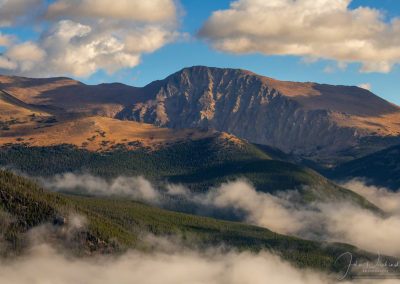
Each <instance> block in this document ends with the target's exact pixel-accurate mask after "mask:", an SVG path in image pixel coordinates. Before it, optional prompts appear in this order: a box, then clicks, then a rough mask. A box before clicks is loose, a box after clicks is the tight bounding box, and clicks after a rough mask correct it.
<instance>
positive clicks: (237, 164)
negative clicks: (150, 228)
mask: <svg viewBox="0 0 400 284" xmlns="http://www.w3.org/2000/svg"><path fill="white" fill-rule="evenodd" d="M119 123H128V124H131V123H133V122H119ZM51 129H52V127H49V128H46V130H47V131H51ZM167 131H169V132H170V134H169V136H171V137H174V139H177V138H178V137H175V136H173V135H172V133H174V132H176V131H174V130H168V129H167ZM192 131H193V132H195V130H192ZM95 134H96V135H99V134H98V132H96V133H95ZM203 135H204V136H203V137H201V133H200V134H192V137H189V138H188V137H185V138H184V139H182V140H176V141H173V140H166V141H164V142H161V143H157V144H144V143H142V142H140V141H135V140H134V141H129V140H128V141H126V142H124V143H127V144H111V143H109V144H107V143H105V144H107V145H104V147H103V148H101V149H95V148H96V147H94V148H93V149H91V147H89V146H88V145H83V146H79V147H78V146H76V145H71V144H59V145H52V143H53V140H52V139H47V140H45V139H43V140H40V141H41V143H42V146H32V145H30V144H29V143H30V142H32V141H30V140H27V141H26V142H25V141H20V142H16V141H15V142H14V143H10V144H6V145H4V146H3V147H0V166H2V167H6V168H11V169H13V170H17V171H19V172H23V173H25V174H28V175H30V176H34V177H52V176H54V175H57V174H63V173H70V172H72V173H76V174H82V173H89V174H92V175H94V176H99V177H102V178H105V179H113V178H117V177H119V176H143V177H145V178H147V179H149V180H150V181H152V182H153V183H154V184H155V185H157V186H158V187H164V186H165V185H166V184H168V183H173V184H181V185H185V186H186V187H188V188H189V189H191V190H192V191H196V192H204V191H207V190H209V189H210V188H213V187H217V186H219V185H221V184H222V183H224V182H227V181H232V180H236V179H238V178H245V179H247V180H248V181H249V182H251V183H252V184H253V185H254V186H255V188H256V189H257V190H258V191H262V192H269V193H276V192H278V191H288V190H297V191H298V192H299V193H300V195H299V197H300V198H299V200H298V201H299V202H301V203H309V202H312V201H315V200H320V201H341V200H342V201H346V202H349V201H352V202H354V203H356V204H359V205H360V206H362V207H365V208H368V209H372V210H373V211H380V210H379V209H377V208H376V207H375V206H374V205H373V204H371V203H369V202H368V201H367V200H365V199H364V198H362V197H361V196H359V195H357V194H355V193H353V192H352V191H349V190H347V189H344V188H342V187H340V186H337V185H336V184H334V183H333V182H331V181H329V180H328V179H326V178H325V177H323V176H321V175H320V174H318V173H317V172H315V171H313V170H311V169H309V168H307V167H304V166H300V165H296V164H293V163H290V162H287V161H284V160H281V159H276V158H275V155H276V151H271V154H269V150H268V149H265V148H264V149H260V148H258V147H257V146H255V145H252V144H250V143H248V142H246V141H244V140H240V139H238V138H236V137H234V136H232V135H229V134H226V133H219V132H215V133H207V132H205V133H203ZM48 137H53V134H52V133H51V132H48ZM78 137H79V136H78ZM85 137H86V136H85ZM89 137H91V135H89ZM155 137H156V136H155ZM100 138H101V139H107V138H102V137H101V136H100ZM97 139H98V138H97ZM156 139H158V138H155V139H154V140H156ZM75 140H77V139H75V138H74V137H73V136H71V137H68V138H66V139H65V141H75ZM0 141H1V140H0ZM33 141H34V140H33ZM46 141H47V142H48V143H49V145H45V142H46ZM95 141H96V140H94V142H93V143H97V142H95ZM156 141H157V140H156ZM32 143H34V142H32ZM125 145H126V146H125ZM130 145H133V146H130ZM177 210H178V211H188V210H190V208H177Z"/></svg>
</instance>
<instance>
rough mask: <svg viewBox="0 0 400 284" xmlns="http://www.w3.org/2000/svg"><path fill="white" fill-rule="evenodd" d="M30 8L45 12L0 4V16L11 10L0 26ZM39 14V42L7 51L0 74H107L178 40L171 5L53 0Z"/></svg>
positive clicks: (167, 1) (33, 1) (33, 0)
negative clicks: (100, 71) (99, 71)
mask: <svg viewBox="0 0 400 284" xmlns="http://www.w3.org/2000/svg"><path fill="white" fill-rule="evenodd" d="M11 3H12V4H11ZM32 6H35V7H36V6H44V7H45V5H44V1H39V0H29V1H14V0H13V1H11V0H2V1H0V11H1V12H0V13H3V11H4V13H6V12H7V11H11V12H7V15H9V16H7V17H4V20H3V17H2V14H0V19H1V20H2V21H4V23H3V25H6V24H7V25H11V24H15V23H14V22H12V21H11V20H12V19H14V18H15V17H16V16H17V15H18V14H22V15H24V14H27V15H29V14H30V12H29V11H31V9H32ZM42 10H43V13H42V14H41V15H40V16H38V17H36V21H37V22H39V24H38V25H39V26H40V27H42V28H43V30H42V32H41V34H40V37H39V39H38V40H37V41H28V42H22V43H14V44H12V45H11V46H9V48H8V49H6V51H5V52H4V53H3V54H2V55H0V71H1V72H2V73H6V74H19V75H27V76H34V77H40V76H49V75H51V76H57V75H60V76H61V75H73V76H78V77H87V76H90V75H91V74H94V73H95V72H97V71H98V70H103V71H106V72H108V73H113V72H116V71H118V70H120V69H123V68H131V67H135V66H136V65H138V64H139V63H140V58H141V56H142V54H144V53H149V52H153V51H155V50H157V49H159V48H160V47H162V46H164V45H165V44H167V43H169V42H171V41H173V40H175V39H176V38H177V37H178V36H179V35H178V32H177V27H178V19H177V13H178V8H177V7H176V5H175V2H174V1H173V0H155V1H140V0H129V1H127V0H121V1H112V0H100V1H93V0H72V1H64V0H58V1H55V2H54V3H52V4H51V5H49V6H47V7H45V8H43V9H42ZM10 15H11V16H10ZM8 17H9V18H10V19H11V20H8ZM0 23H1V22H0ZM43 23H46V25H41V24H43Z"/></svg>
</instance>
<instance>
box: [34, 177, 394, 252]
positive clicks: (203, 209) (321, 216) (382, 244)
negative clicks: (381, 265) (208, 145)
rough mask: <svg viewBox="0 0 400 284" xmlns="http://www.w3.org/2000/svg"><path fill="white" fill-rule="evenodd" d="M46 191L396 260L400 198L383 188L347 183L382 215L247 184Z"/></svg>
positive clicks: (56, 184) (54, 185) (99, 183)
mask: <svg viewBox="0 0 400 284" xmlns="http://www.w3.org/2000/svg"><path fill="white" fill-rule="evenodd" d="M42 183H43V184H44V185H45V187H47V188H49V189H52V190H55V191H63V192H70V193H77V192H78V193H83V194H90V195H102V196H104V195H107V196H126V197H129V198H132V199H138V200H143V201H145V202H148V203H150V204H153V205H157V206H161V207H163V208H166V209H171V210H177V211H183V212H189V213H193V214H198V215H206V216H211V217H217V218H225V219H232V220H240V221H244V222H247V223H249V224H254V225H258V226H261V227H265V228H268V229H270V230H272V231H275V232H278V233H282V234H287V235H293V236H298V237H301V238H306V239H312V240H319V241H321V240H322V241H331V242H343V243H350V244H353V245H355V246H357V247H359V248H362V249H365V250H367V251H371V252H373V253H382V254H386V255H393V256H400V209H399V208H400V195H399V194H396V193H390V192H389V191H387V190H384V189H377V188H373V187H367V190H365V187H363V186H362V184H361V183H357V182H353V183H352V184H346V187H350V188H351V189H353V190H354V191H356V192H357V193H359V194H360V195H362V196H364V197H366V198H367V199H368V200H370V201H371V202H373V203H375V204H376V205H378V206H379V207H381V208H382V209H384V210H386V211H387V213H388V214H387V216H380V215H377V214H375V213H374V212H371V211H370V210H368V209H365V208H361V207H360V206H358V205H357V204H354V203H350V202H345V201H341V202H331V203H325V202H311V203H309V204H303V203H300V202H298V200H300V198H301V197H300V195H299V194H300V193H299V192H297V191H287V192H281V193H278V194H276V195H272V194H269V193H263V192H258V191H256V190H255V188H254V187H253V186H252V185H251V183H249V182H248V181H246V180H237V181H232V182H228V183H224V184H222V185H221V186H219V187H216V188H211V189H209V190H208V191H207V192H206V193H195V192H192V191H190V190H189V189H187V188H186V187H184V186H183V185H177V184H167V185H165V186H161V188H156V187H154V186H152V184H151V183H150V182H149V181H147V180H146V179H144V178H142V177H138V178H136V177H118V178H116V179H113V180H110V181H106V180H104V179H102V178H99V177H94V176H91V175H75V174H72V173H67V174H63V175H59V176H56V177H54V178H52V179H46V180H42Z"/></svg>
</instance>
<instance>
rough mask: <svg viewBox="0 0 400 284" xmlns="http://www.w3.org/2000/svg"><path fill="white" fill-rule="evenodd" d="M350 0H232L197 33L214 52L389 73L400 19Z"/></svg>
mask: <svg viewBox="0 0 400 284" xmlns="http://www.w3.org/2000/svg"><path fill="white" fill-rule="evenodd" d="M350 3H351V0H296V1H294V0H273V1H263V0H237V1H233V2H232V3H231V5H230V8H229V9H227V10H219V11H215V12H214V13H213V14H212V16H211V17H210V18H209V19H208V20H207V22H206V23H205V24H204V26H203V27H202V29H201V31H200V33H199V34H200V36H201V37H203V38H205V39H206V40H208V41H209V42H210V43H211V44H212V45H213V46H214V47H215V48H216V49H218V50H222V51H227V52H231V53H237V54H243V53H254V52H260V53H263V54H267V55H295V56H302V57H306V58H315V59H320V58H323V59H331V60H336V61H339V62H345V63H351V62H359V63H361V64H362V67H361V71H362V72H375V71H376V72H389V71H391V69H392V67H393V66H394V65H395V64H397V63H399V62H400V48H399V43H400V19H397V18H395V19H392V20H391V21H390V22H389V23H386V22H385V21H384V15H383V13H382V12H381V11H378V10H375V9H372V8H368V7H359V8H357V9H350V8H349V5H350Z"/></svg>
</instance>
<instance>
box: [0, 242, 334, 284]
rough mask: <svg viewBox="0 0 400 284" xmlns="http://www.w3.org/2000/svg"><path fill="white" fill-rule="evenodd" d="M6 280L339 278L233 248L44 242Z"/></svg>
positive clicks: (8, 265)
mask: <svg viewBox="0 0 400 284" xmlns="http://www.w3.org/2000/svg"><path fill="white" fill-rule="evenodd" d="M0 264H1V265H0V275H1V279H2V281H3V282H4V283H15V284H22V283H58V284H64V283H65V284H66V283H86V284H90V283H96V284H101V283H119V284H124V283H146V284H153V283H154V284H158V283H165V284H168V283H171V284H178V283H182V284H189V283H209V284H222V283H231V284H235V283H237V284H239V283H240V284H246V283H248V284H257V283H260V284H261V283H262V284H264V283H277V284H280V283H293V284H305V283H307V284H313V283H315V284H320V283H333V281H332V279H334V278H332V279H331V278H329V277H328V276H327V275H322V274H320V273H317V272H313V271H309V270H306V269H303V270H300V269H297V268H295V267H293V266H292V265H291V264H289V263H287V262H285V261H282V260H281V259H280V258H279V257H278V256H275V255H272V254H269V253H267V252H262V253H260V254H251V253H245V252H244V253H236V252H227V253H220V252H219V251H218V250H217V249H211V248H210V249H209V250H208V251H207V252H203V253H200V252H197V251H192V250H184V249H180V250H177V251H174V252H169V253H164V252H154V253H147V254H144V253H140V252H135V251H131V252H128V253H126V254H124V255H122V256H120V257H107V256H102V257H96V259H83V258H81V259H71V258H67V257H65V256H63V255H62V254H60V253H57V252H56V251H55V250H54V249H52V248H51V247H49V246H47V245H38V246H35V247H33V248H32V249H31V251H30V253H29V254H28V255H26V256H24V257H21V258H19V259H17V260H16V261H13V262H10V261H7V262H6V261H4V260H2V261H0Z"/></svg>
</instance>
